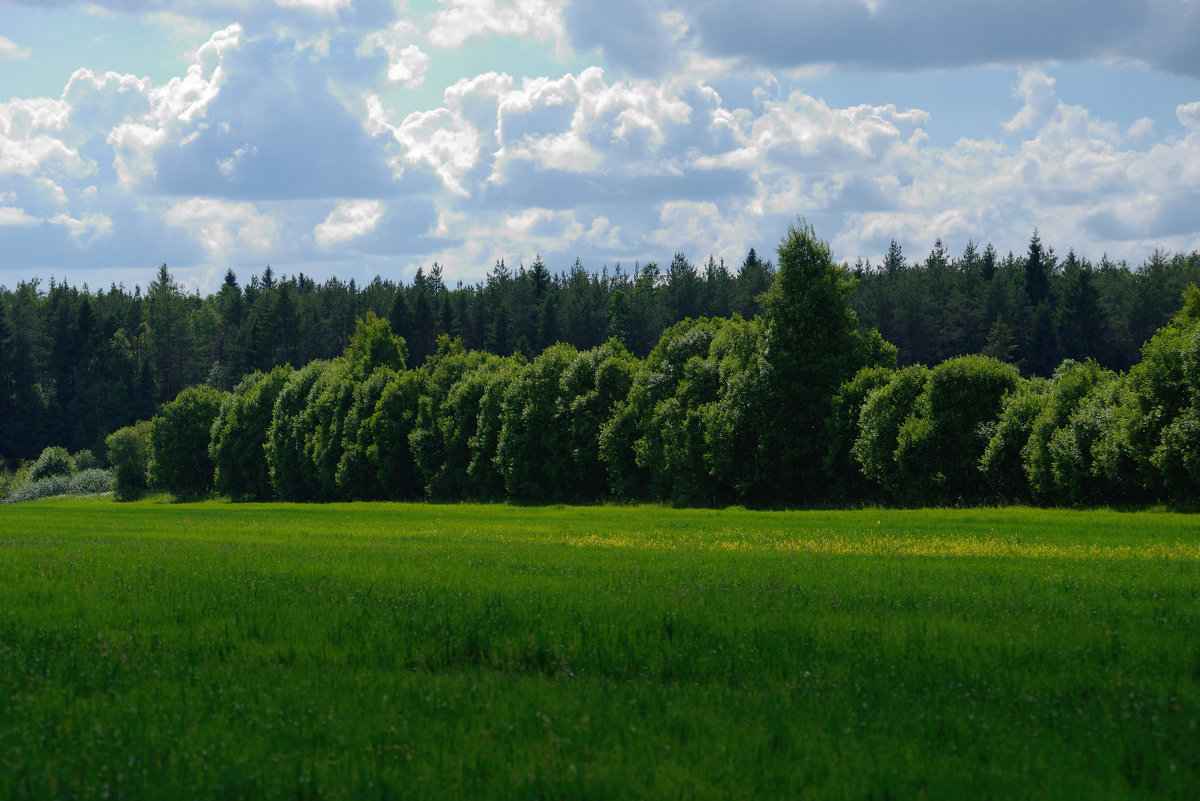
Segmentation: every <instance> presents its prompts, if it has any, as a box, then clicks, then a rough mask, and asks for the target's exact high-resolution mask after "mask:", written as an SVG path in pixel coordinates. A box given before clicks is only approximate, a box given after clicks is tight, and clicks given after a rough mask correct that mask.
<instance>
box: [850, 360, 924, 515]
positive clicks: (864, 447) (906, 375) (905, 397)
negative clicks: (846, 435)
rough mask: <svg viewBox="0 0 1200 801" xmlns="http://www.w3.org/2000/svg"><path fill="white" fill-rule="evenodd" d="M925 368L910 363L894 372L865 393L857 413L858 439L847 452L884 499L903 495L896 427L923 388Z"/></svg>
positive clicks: (897, 498)
mask: <svg viewBox="0 0 1200 801" xmlns="http://www.w3.org/2000/svg"><path fill="white" fill-rule="evenodd" d="M928 378H929V370H928V369H927V368H926V367H924V366H923V365H919V364H914V365H912V366H910V367H905V368H904V369H903V370H899V371H897V372H896V373H895V374H894V375H892V377H891V380H889V381H888V382H887V383H886V384H884V385H883V386H881V387H879V388H877V389H874V390H872V391H871V392H870V393H868V395H867V398H866V400H865V401H864V402H863V406H862V412H861V413H860V414H859V419H858V425H859V434H858V438H857V439H856V440H855V441H854V446H853V447H852V448H851V449H850V452H851V453H852V454H853V455H854V458H855V459H856V460H857V461H858V464H859V466H860V468H861V470H862V474H863V475H864V476H866V478H867V479H868V480H869V481H871V482H873V483H874V484H875V486H876V487H878V488H879V491H880V492H881V494H882V495H883V497H884V498H885V499H887V500H899V499H901V498H903V497H904V495H905V490H906V488H907V487H906V485H905V482H904V480H903V479H904V476H903V475H902V473H901V472H900V466H899V465H898V464H897V462H896V449H897V447H898V446H899V440H900V430H901V428H902V427H903V426H904V423H905V421H906V420H907V419H908V417H909V415H911V414H912V413H913V410H914V408H915V407H916V403H917V398H919V397H921V393H923V392H924V391H925V382H926V381H927V380H928Z"/></svg>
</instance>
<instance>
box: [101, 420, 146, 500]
mask: <svg viewBox="0 0 1200 801" xmlns="http://www.w3.org/2000/svg"><path fill="white" fill-rule="evenodd" d="M150 430H151V423H150V421H149V420H142V421H141V422H138V423H134V424H133V425H131V426H125V427H124V428H118V429H117V430H116V431H114V432H113V433H111V434H109V435H108V437H107V438H106V439H105V440H104V444H105V446H106V447H107V448H108V461H109V462H110V463H111V464H112V466H113V493H114V494H115V495H116V497H117V500H119V501H132V500H133V499H135V498H137V497H139V496H140V495H142V493H144V492H145V491H146V486H147V484H146V466H147V464H148V463H149V461H150Z"/></svg>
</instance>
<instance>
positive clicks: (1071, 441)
mask: <svg viewBox="0 0 1200 801" xmlns="http://www.w3.org/2000/svg"><path fill="white" fill-rule="evenodd" d="M1124 383H1125V382H1124V380H1123V379H1122V378H1121V377H1120V376H1117V375H1116V374H1115V373H1110V372H1105V373H1104V374H1102V375H1101V376H1100V377H1099V379H1098V380H1097V381H1096V383H1095V384H1094V385H1093V386H1092V387H1091V388H1090V389H1089V390H1088V393H1087V395H1085V396H1084V397H1083V398H1082V399H1081V400H1080V402H1079V405H1078V406H1077V407H1076V408H1075V409H1074V410H1073V411H1072V412H1071V415H1070V417H1069V418H1068V419H1067V422H1066V424H1065V425H1063V426H1062V427H1060V428H1058V429H1056V430H1055V431H1054V433H1053V435H1052V436H1051V437H1050V442H1049V443H1048V445H1047V447H1046V450H1047V452H1048V455H1049V460H1050V472H1051V475H1052V477H1053V480H1054V495H1055V498H1056V500H1057V501H1058V502H1059V503H1069V504H1083V503H1112V502H1115V501H1121V500H1123V499H1125V498H1127V497H1129V494H1128V492H1127V490H1126V489H1125V488H1124V487H1121V486H1114V485H1112V484H1110V483H1109V482H1108V481H1107V480H1106V478H1107V477H1106V476H1105V474H1104V472H1103V471H1102V470H1101V469H1100V468H1099V466H1098V465H1097V464H1096V458H1095V456H1096V446H1097V444H1098V443H1100V441H1101V440H1102V439H1103V437H1104V435H1105V433H1106V432H1107V431H1108V430H1109V428H1110V427H1111V426H1112V424H1113V417H1114V414H1115V412H1116V411H1117V410H1118V409H1119V407H1120V404H1121V403H1122V400H1123V395H1124V393H1123V392H1122V390H1123V389H1124V386H1123V385H1124Z"/></svg>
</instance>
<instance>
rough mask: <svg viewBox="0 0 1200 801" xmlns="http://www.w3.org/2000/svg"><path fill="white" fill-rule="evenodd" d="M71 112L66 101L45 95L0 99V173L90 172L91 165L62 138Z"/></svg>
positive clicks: (27, 174) (29, 174) (24, 174)
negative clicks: (0, 101) (1, 101)
mask: <svg viewBox="0 0 1200 801" xmlns="http://www.w3.org/2000/svg"><path fill="white" fill-rule="evenodd" d="M70 112H71V109H70V106H69V105H68V104H67V103H66V102H64V101H62V100H52V99H50V98H47V97H38V98H30V99H21V98H13V99H12V100H9V101H8V102H5V103H0V175H5V174H16V175H23V176H27V177H28V176H31V175H34V174H35V173H38V172H41V171H44V170H49V171H52V172H60V173H70V174H86V173H87V172H89V171H90V169H91V167H92V165H90V164H88V163H87V162H86V161H85V160H84V159H83V158H82V157H81V156H80V154H79V151H78V150H77V149H75V148H73V147H70V146H68V145H67V144H66V143H65V142H64V141H63V139H62V138H61V134H62V131H63V130H64V129H65V128H66V126H67V122H68V119H69V117H70Z"/></svg>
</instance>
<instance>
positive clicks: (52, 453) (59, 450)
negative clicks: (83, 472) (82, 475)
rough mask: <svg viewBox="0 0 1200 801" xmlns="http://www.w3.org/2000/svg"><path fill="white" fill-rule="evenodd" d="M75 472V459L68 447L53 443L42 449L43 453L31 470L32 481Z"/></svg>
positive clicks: (30, 478)
mask: <svg viewBox="0 0 1200 801" xmlns="http://www.w3.org/2000/svg"><path fill="white" fill-rule="evenodd" d="M74 473H75V460H74V459H72V458H71V454H70V453H68V452H67V449H66V448H63V447H60V446H58V445H52V446H50V447H49V448H46V450H44V451H42V455H41V456H39V457H38V458H37V461H36V462H34V463H33V467H31V468H30V470H29V480H30V481H41V480H42V479H43V478H50V477H51V476H70V475H73V474H74Z"/></svg>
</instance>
